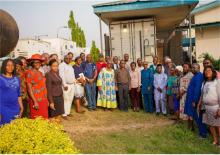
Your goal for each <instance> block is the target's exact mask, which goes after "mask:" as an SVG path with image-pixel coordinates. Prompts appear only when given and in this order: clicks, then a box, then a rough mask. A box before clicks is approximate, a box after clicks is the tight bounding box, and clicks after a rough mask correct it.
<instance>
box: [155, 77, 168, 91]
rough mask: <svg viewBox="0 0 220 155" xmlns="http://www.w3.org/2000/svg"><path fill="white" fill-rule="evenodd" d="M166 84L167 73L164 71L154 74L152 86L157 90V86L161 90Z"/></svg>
mask: <svg viewBox="0 0 220 155" xmlns="http://www.w3.org/2000/svg"><path fill="white" fill-rule="evenodd" d="M166 85H167V75H166V74H165V73H160V74H158V73H155V74H154V88H155V90H157V88H158V87H159V88H160V89H162V90H165V87H166Z"/></svg>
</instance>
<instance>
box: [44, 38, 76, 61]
mask: <svg viewBox="0 0 220 155" xmlns="http://www.w3.org/2000/svg"><path fill="white" fill-rule="evenodd" d="M41 40H43V41H46V42H48V43H50V52H49V54H52V53H55V54H57V55H58V57H59V58H61V59H62V58H63V57H64V55H65V54H67V53H68V52H72V53H75V52H76V51H77V48H76V43H75V42H73V41H72V40H68V39H64V38H42V39H41Z"/></svg>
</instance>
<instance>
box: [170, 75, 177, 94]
mask: <svg viewBox="0 0 220 155" xmlns="http://www.w3.org/2000/svg"><path fill="white" fill-rule="evenodd" d="M178 92H179V80H178V77H177V76H169V77H168V79H167V95H173V94H178Z"/></svg>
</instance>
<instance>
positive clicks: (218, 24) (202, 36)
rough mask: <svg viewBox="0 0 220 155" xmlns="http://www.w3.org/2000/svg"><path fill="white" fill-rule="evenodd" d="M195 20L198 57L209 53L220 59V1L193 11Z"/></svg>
mask: <svg viewBox="0 0 220 155" xmlns="http://www.w3.org/2000/svg"><path fill="white" fill-rule="evenodd" d="M192 15H193V16H194V19H195V25H193V27H194V28H195V37H196V40H195V44H196V57H197V58H199V57H200V56H201V54H202V53H206V52H207V53H209V54H210V55H212V56H213V57H214V58H219V57H220V1H214V2H211V3H208V4H205V5H202V6H200V7H197V8H195V9H194V10H193V11H192Z"/></svg>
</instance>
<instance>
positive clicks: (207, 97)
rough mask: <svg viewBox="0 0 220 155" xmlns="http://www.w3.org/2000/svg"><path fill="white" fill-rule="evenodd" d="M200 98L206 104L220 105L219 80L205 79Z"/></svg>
mask: <svg viewBox="0 0 220 155" xmlns="http://www.w3.org/2000/svg"><path fill="white" fill-rule="evenodd" d="M202 95H203V96H202V100H203V102H204V103H205V104H206V105H218V104H219V105H220V80H219V79H218V80H217V79H215V80H214V81H207V82H206V83H205V85H204V83H203V86H202Z"/></svg>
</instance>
